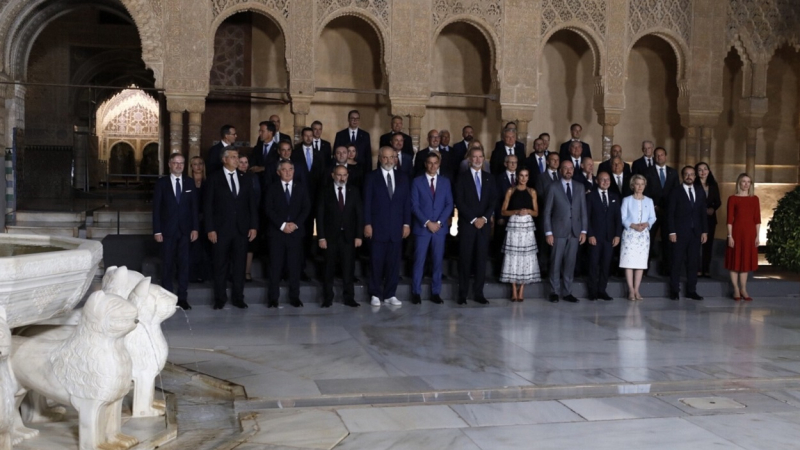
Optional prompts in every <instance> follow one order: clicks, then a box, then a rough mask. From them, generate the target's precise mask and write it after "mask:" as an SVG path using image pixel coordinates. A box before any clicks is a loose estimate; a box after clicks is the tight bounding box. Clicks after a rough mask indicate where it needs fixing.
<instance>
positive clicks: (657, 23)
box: [628, 0, 692, 42]
mask: <svg viewBox="0 0 800 450" xmlns="http://www.w3.org/2000/svg"><path fill="white" fill-rule="evenodd" d="M654 29H667V30H672V31H673V32H674V33H676V34H677V35H678V36H680V38H681V39H682V40H683V42H689V41H691V38H692V0H659V1H653V0H646V1H636V0H632V1H629V2H628V31H629V33H630V37H631V39H633V40H635V39H638V38H639V37H640V36H641V35H642V34H646V33H648V32H649V30H654Z"/></svg>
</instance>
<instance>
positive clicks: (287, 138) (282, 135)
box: [272, 131, 294, 145]
mask: <svg viewBox="0 0 800 450" xmlns="http://www.w3.org/2000/svg"><path fill="white" fill-rule="evenodd" d="M276 138H277V139H276ZM272 142H274V143H276V144H278V143H280V142H288V143H290V144H293V145H294V142H292V137H291V136H289V135H288V134H286V133H281V132H280V131H276V132H275V136H273V137H272Z"/></svg>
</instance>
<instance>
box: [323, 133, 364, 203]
mask: <svg viewBox="0 0 800 450" xmlns="http://www.w3.org/2000/svg"><path fill="white" fill-rule="evenodd" d="M334 154H335V155H336V157H335V159H334V161H335V162H334V165H333V168H331V169H330V170H327V171H326V173H327V172H330V173H331V178H328V179H327V181H326V182H325V184H332V183H333V181H334V180H335V178H334V177H333V169H335V168H336V167H339V166H344V168H346V169H347V186H350V187H354V188H357V189H358V195H359V198H360V195H361V192H362V190H363V187H364V173H363V172H361V168H359V167H357V166H353V165H350V164H347V148H345V147H344V146H340V147H336V151H334Z"/></svg>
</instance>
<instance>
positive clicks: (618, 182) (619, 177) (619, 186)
mask: <svg viewBox="0 0 800 450" xmlns="http://www.w3.org/2000/svg"><path fill="white" fill-rule="evenodd" d="M616 178H617V189H618V190H619V192H620V193H622V177H621V176H619V175H617V176H616Z"/></svg>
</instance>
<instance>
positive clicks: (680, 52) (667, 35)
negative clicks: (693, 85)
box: [625, 29, 689, 97]
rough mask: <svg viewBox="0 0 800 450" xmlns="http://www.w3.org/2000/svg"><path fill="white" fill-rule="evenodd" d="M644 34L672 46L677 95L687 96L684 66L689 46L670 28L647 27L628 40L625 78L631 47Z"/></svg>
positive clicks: (687, 87) (686, 62) (687, 86)
mask: <svg viewBox="0 0 800 450" xmlns="http://www.w3.org/2000/svg"><path fill="white" fill-rule="evenodd" d="M645 36H655V37H657V38H660V39H661V40H663V41H664V42H666V43H667V44H668V45H669V46H670V47H671V48H672V52H673V53H674V54H675V61H676V62H677V66H678V67H677V70H676V72H677V73H676V77H675V78H676V80H675V81H676V83H677V85H678V95H679V96H680V97H684V96H688V95H689V92H688V89H689V85H688V80H687V79H686V67H687V64H688V61H689V59H688V58H689V46H688V45H686V42H684V40H683V38H681V37H680V36H678V35H677V34H676V33H675V32H674V31H672V30H668V29H649V30H645V31H643V32H641V33H639V34H637V35H636V36H635V37H634V38H633V39H631V40H630V44H629V45H628V49H627V51H626V55H627V57H626V58H625V78H627V73H628V62H629V60H630V56H631V52H632V51H633V47H634V46H635V45H636V43H637V42H639V41H640V40H641V39H642V38H644V37H645Z"/></svg>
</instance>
